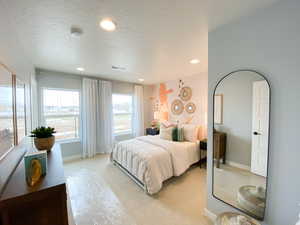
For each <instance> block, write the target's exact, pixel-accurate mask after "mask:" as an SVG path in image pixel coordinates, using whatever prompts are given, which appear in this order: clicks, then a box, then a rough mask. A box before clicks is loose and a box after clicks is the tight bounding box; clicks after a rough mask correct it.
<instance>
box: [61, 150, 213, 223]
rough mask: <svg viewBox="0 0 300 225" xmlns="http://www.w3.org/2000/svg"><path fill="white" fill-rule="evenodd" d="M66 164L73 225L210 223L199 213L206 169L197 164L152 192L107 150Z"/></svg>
mask: <svg viewBox="0 0 300 225" xmlns="http://www.w3.org/2000/svg"><path fill="white" fill-rule="evenodd" d="M64 168H65V176H66V179H67V186H68V194H69V197H70V199H71V204H72V211H73V216H74V219H75V223H76V225H212V223H211V222H210V221H209V219H207V218H206V217H205V216H203V212H204V208H205V206H206V171H205V170H204V169H200V168H199V167H198V166H197V167H193V168H191V169H190V170H188V171H187V172H186V173H185V174H184V175H182V176H181V177H177V178H172V179H170V180H168V181H166V182H165V183H164V187H163V189H162V190H161V191H160V192H159V193H158V194H156V195H154V196H149V195H147V194H145V193H144V192H143V190H142V189H141V188H140V187H138V186H137V185H136V184H135V183H134V182H133V181H132V180H131V179H130V178H129V177H127V175H125V174H124V173H123V172H122V171H121V170H120V169H119V168H117V167H115V166H114V165H113V164H112V163H110V161H109V156H108V155H98V156H96V157H95V158H93V159H87V160H78V161H73V162H69V163H65V165H64Z"/></svg>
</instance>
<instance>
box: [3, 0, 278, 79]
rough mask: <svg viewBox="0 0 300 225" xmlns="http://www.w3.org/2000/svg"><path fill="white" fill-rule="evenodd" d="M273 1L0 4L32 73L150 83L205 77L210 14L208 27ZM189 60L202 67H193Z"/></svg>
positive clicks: (14, 0) (7, 0)
mask: <svg viewBox="0 0 300 225" xmlns="http://www.w3.org/2000/svg"><path fill="white" fill-rule="evenodd" d="M273 1H275V0H226V1H225V0H188V1H183V0H151V1H149V0H85V1H84V0H22V1H20V0H0V2H2V3H3V5H4V7H5V8H2V9H0V10H6V11H8V12H9V13H8V14H9V15H10V18H8V19H9V20H10V23H11V24H12V25H13V26H14V28H15V32H16V35H17V38H18V40H19V42H20V43H21V46H22V47H23V48H24V51H25V53H26V55H27V56H28V58H29V59H30V60H31V62H32V63H33V64H34V65H35V66H36V67H37V68H42V69H47V70H54V71H62V72H69V73H73V74H76V73H78V74H80V73H79V72H78V71H77V70H76V68H77V67H84V68H85V69H86V70H85V72H84V74H87V75H92V76H99V77H103V78H109V79H116V80H124V81H132V82H137V79H138V78H144V79H145V83H156V82H159V81H165V80H172V79H176V78H179V77H183V76H189V75H193V74H199V73H202V72H207V67H208V62H207V60H208V56H207V55H208V53H207V51H208V50H207V48H208V13H210V14H211V16H210V19H211V18H212V19H211V20H210V22H209V26H210V28H209V29H210V30H211V29H214V28H215V27H217V26H219V25H222V24H224V23H227V22H229V21H232V20H233V19H236V18H237V17H240V16H241V15H242V14H245V13H248V12H250V11H251V10H253V9H257V8H259V7H263V6H266V5H267V4H269V3H271V2H273ZM208 2H210V5H208ZM229 3H230V4H229ZM232 6H234V7H232ZM0 13H1V12H0ZM104 17H110V18H112V19H113V20H114V21H116V23H117V30H116V31H115V32H105V31H103V30H102V29H100V28H99V21H100V20H101V19H102V18H104ZM74 25H75V26H78V27H80V28H82V30H83V32H84V34H83V35H82V36H81V37H80V38H74V37H72V36H71V35H70V28H71V26H74ZM193 58H198V59H200V60H201V63H200V64H197V65H191V64H190V63H189V61H190V60H191V59H193ZM112 65H114V66H120V67H125V68H126V71H124V72H119V71H113V70H112V69H111V66H112Z"/></svg>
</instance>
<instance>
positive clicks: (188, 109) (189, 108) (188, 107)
mask: <svg viewBox="0 0 300 225" xmlns="http://www.w3.org/2000/svg"><path fill="white" fill-rule="evenodd" d="M185 111H186V112H187V113H190V114H192V113H194V112H195V111H196V105H195V104H194V103H192V102H190V103H188V104H186V105H185Z"/></svg>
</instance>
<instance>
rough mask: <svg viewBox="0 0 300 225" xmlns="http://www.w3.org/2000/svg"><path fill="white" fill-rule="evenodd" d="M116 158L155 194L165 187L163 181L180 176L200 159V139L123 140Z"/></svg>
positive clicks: (113, 155) (154, 137)
mask: <svg viewBox="0 0 300 225" xmlns="http://www.w3.org/2000/svg"><path fill="white" fill-rule="evenodd" d="M112 159H113V160H115V161H117V162H118V163H119V164H121V165H122V166H123V167H124V168H125V169H127V170H128V171H129V172H130V173H131V174H132V175H133V176H135V177H136V178H138V179H139V181H141V182H142V183H143V184H144V185H145V187H146V190H147V192H148V193H149V194H154V193H157V192H158V191H159V190H160V189H161V188H162V183H163V181H165V180H167V179H169V178H170V177H172V176H180V175H181V174H183V173H184V172H185V171H186V170H187V169H188V168H189V167H190V166H191V165H192V164H194V163H196V162H197V161H198V160H199V159H200V153H199V146H198V143H193V142H173V141H167V140H164V139H161V138H159V136H143V137H138V138H135V139H132V140H127V141H122V142H119V143H118V144H117V145H116V146H115V148H114V150H113V152H112Z"/></svg>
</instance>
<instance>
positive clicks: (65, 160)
mask: <svg viewBox="0 0 300 225" xmlns="http://www.w3.org/2000/svg"><path fill="white" fill-rule="evenodd" d="M81 158H82V156H81V155H72V156H67V157H63V161H64V163H67V162H72V161H75V160H79V159H81Z"/></svg>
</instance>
